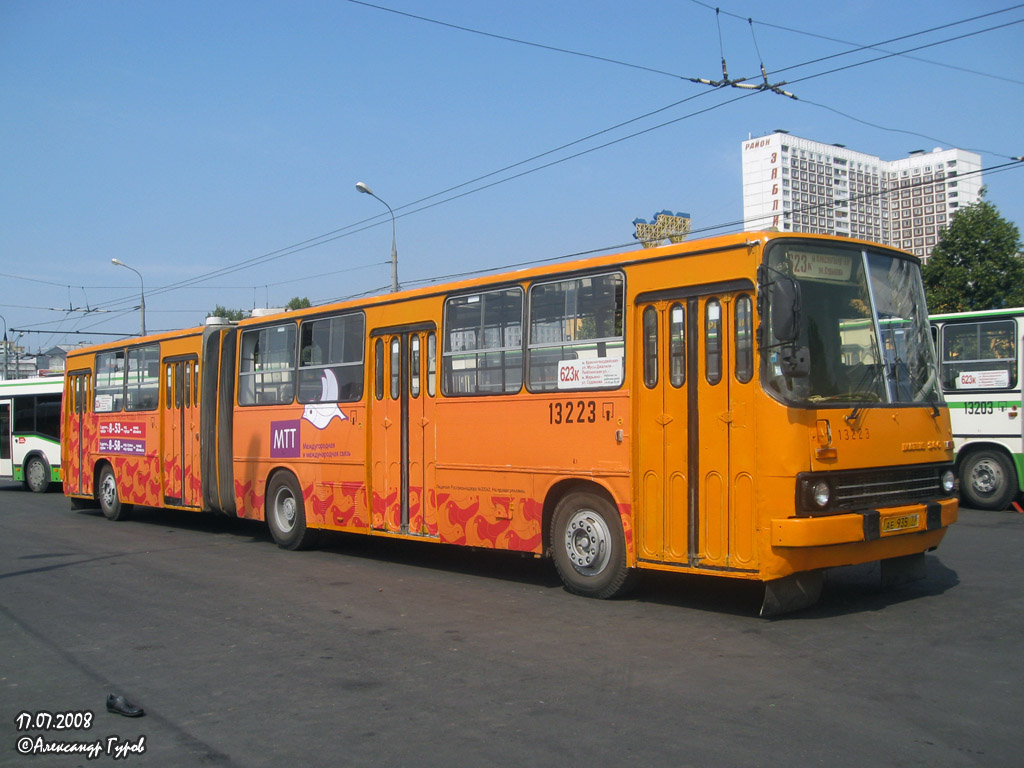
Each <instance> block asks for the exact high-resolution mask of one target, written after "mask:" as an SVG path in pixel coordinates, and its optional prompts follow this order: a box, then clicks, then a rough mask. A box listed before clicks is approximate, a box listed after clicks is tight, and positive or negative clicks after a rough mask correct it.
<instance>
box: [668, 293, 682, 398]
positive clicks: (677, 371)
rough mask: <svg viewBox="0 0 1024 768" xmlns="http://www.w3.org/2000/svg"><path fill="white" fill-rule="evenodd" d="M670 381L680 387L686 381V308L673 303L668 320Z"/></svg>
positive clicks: (677, 387)
mask: <svg viewBox="0 0 1024 768" xmlns="http://www.w3.org/2000/svg"><path fill="white" fill-rule="evenodd" d="M668 323H669V324H668V355H669V382H670V383H671V384H672V386H673V387H675V388H676V389H679V388H680V387H681V386H683V384H685V383H686V310H685V309H684V308H683V305H682V304H673V305H672V308H671V309H670V310H669V321H668Z"/></svg>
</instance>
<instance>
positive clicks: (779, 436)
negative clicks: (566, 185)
mask: <svg viewBox="0 0 1024 768" xmlns="http://www.w3.org/2000/svg"><path fill="white" fill-rule="evenodd" d="M780 236H782V235H778V234H771V233H756V234H740V235H728V236H722V237H718V238H712V239H708V240H705V241H695V242H692V243H683V244H677V245H672V246H667V247H663V248H657V249H650V250H643V251H636V252H630V253H625V254H616V255H612V256H602V257H597V258H592V259H586V260H584V261H580V262H575V263H572V264H557V265H550V266H543V267H538V268H535V269H531V270H528V271H523V272H516V273H509V274H506V275H500V276H497V277H485V278H477V279H473V280H467V281H463V282H461V283H458V284H454V285H449V286H442V287H427V288H422V289H417V290H413V291H405V292H402V293H400V294H391V295H387V296H381V297H376V298H372V299H366V300H359V301H350V302H343V303H340V304H336V305H332V306H329V307H312V308H309V309H305V310H299V311H296V312H289V313H287V314H282V315H274V316H268V317H260V318H250V319H247V320H243V321H241V322H240V323H238V324H237V326H236V327H235V326H233V327H232V328H231V330H230V331H227V332H224V333H225V335H222V336H221V337H219V338H220V339H221V340H222V342H223V344H222V346H220V347H218V348H217V349H219V350H220V352H217V350H216V349H214V350H211V349H210V348H208V346H206V345H205V344H204V339H208V338H214V337H210V335H209V334H210V332H209V331H208V330H205V331H204V329H202V328H197V329H190V330H187V331H182V332H180V333H170V334H163V335H159V336H154V337H150V338H148V339H142V340H129V341H125V342H119V343H114V344H108V345H101V346H98V347H93V348H90V349H88V350H82V351H75V352H74V353H71V354H69V356H68V371H69V380H68V381H69V383H68V385H67V387H68V389H67V392H68V393H69V394H71V395H74V397H71V398H70V399H69V397H68V396H66V397H65V401H66V403H70V405H66V408H65V414H64V425H63V426H64V435H65V437H64V443H63V451H64V455H65V457H64V459H63V462H64V467H65V475H66V478H67V479H66V481H65V484H66V489H67V492H68V493H69V495H72V496H78V497H89V496H92V495H93V494H94V493H95V482H96V478H97V474H98V471H99V470H98V468H99V467H101V466H103V465H104V464H110V465H111V466H112V467H113V468H114V471H115V473H116V475H117V478H118V486H119V491H120V493H121V495H122V500H123V501H125V502H127V503H136V504H145V505H152V506H174V507H181V508H188V509H212V510H223V511H227V512H228V513H230V514H237V515H238V516H240V517H245V518H250V519H254V520H262V519H264V518H265V517H266V516H267V505H268V498H267V494H268V488H269V487H270V485H271V483H272V482H273V480H274V478H275V476H276V475H277V474H278V473H288V474H290V475H292V476H293V477H294V478H295V480H296V483H297V487H298V488H299V489H300V490H301V497H302V498H301V502H302V506H303V507H304V514H305V522H306V525H307V526H308V527H311V528H322V529H329V530H336V531H347V532H354V533H364V534H372V535H385V536H393V537H402V538H416V539H421V540H429V541H435V542H440V543H447V544H456V545H464V546H477V547H491V548H498V549H509V550H515V551H521V552H530V553H535V554H546V553H548V552H550V551H551V546H552V542H551V541H550V538H551V530H550V529H551V526H552V513H553V510H554V508H555V507H556V505H557V504H558V502H559V500H561V499H563V498H565V497H566V495H567V494H569V493H571V492H573V491H585V492H588V493H592V494H596V495H598V496H600V497H602V498H607V500H608V501H609V503H610V504H611V505H612V508H613V509H615V510H617V512H618V516H619V522H620V523H621V530H622V535H623V538H624V541H625V559H626V564H627V565H628V566H630V567H639V568H649V569H656V570H674V571H680V572H691V573H716V574H722V575H728V576H732V577H735V578H743V579H756V580H762V581H772V580H776V579H781V578H783V577H786V576H789V575H791V574H795V573H799V572H802V571H815V570H818V569H823V568H828V567H833V566H839V565H849V564H855V563H861V562H868V561H872V560H878V559H882V558H891V557H900V556H903V555H909V554H916V553H922V552H924V551H926V550H929V549H931V548H934V547H935V546H937V545H938V543H939V541H940V540H941V539H942V537H943V535H944V533H945V530H946V528H947V527H948V526H949V525H950V524H951V523H952V522H954V521H955V520H956V508H957V507H956V501H955V499H953V498H952V497H950V498H944V499H942V500H940V501H937V502H933V503H930V504H927V505H925V504H920V505H899V506H894V507H892V508H889V509H883V510H876V513H877V514H876V516H875V518H876V521H877V522H878V524H879V526H881V530H880V533H873V532H872V530H871V529H870V528H869V527H866V523H865V515H864V514H860V513H856V514H835V515H831V516H820V517H798V516H797V510H796V506H797V503H796V499H795V498H794V496H795V480H796V475H797V474H798V473H801V472H820V471H825V470H851V471H854V470H859V469H865V470H868V469H874V468H877V467H896V468H902V467H907V466H913V465H917V464H920V465H929V466H931V465H939V464H941V463H943V462H949V461H951V460H952V443H951V436H950V428H949V418H948V412H947V411H946V410H945V409H944V408H934V409H932V408H929V407H925V406H921V405H918V406H916V407H878V408H875V407H863V408H858V409H856V410H857V411H858V413H857V414H856V419H854V420H852V421H851V419H849V418H844V417H845V416H846V415H848V414H849V413H850V410H851V409H850V408H843V407H832V408H820V409H815V408H810V407H809V408H806V409H801V408H794V407H787V406H786V405H784V404H783V403H782V402H780V401H779V400H777V399H774V398H773V397H771V396H770V395H769V393H768V392H766V391H765V388H764V387H763V386H762V382H761V375H760V373H759V371H760V370H761V367H760V354H761V352H760V350H759V348H758V347H756V346H755V345H753V342H751V344H752V346H751V349H752V350H753V351H752V352H751V353H750V354H751V360H752V361H753V362H752V363H751V367H752V374H751V373H750V372H749V371H748V372H747V373H744V372H743V368H742V366H741V365H740V364H739V363H738V355H739V351H738V347H737V345H736V344H735V343H734V342H733V340H734V339H738V338H740V337H741V336H743V334H746V335H747V337H748V338H753V336H754V334H755V331H756V329H757V328H758V327H759V326H760V324H761V321H762V318H761V317H760V316H759V306H758V296H757V287H756V275H757V270H758V268H759V266H760V265H761V263H762V259H763V257H764V249H765V247H766V246H767V244H768V243H769V242H770V241H771V240H772V239H773V238H775V237H780ZM807 239H808V240H809V241H813V240H814V239H815V238H814V236H808V237H807ZM819 239H820V240H821V241H822V242H824V243H825V244H828V243H834V242H836V241H837V239H836V238H819ZM848 242H853V241H848ZM580 275H582V276H584V277H589V276H594V275H597V276H605V275H615V276H617V279H618V280H620V281H621V284H622V285H623V286H624V287H623V289H622V296H621V301H622V304H621V306H620V307H619V308H618V311H619V312H620V313H621V324H622V328H621V331H619V338H620V339H621V346H622V351H621V357H622V359H623V361H624V363H623V366H624V368H623V371H622V374H621V376H622V378H621V381H618V382H617V384H616V385H615V386H594V387H591V388H579V387H577V388H566V389H564V390H563V389H557V390H556V389H550V390H546V391H534V392H531V391H530V386H529V383H528V382H527V381H522V382H521V383H519V384H518V387H516V386H515V385H514V386H513V387H512V389H511V391H510V392H509V393H508V394H496V395H495V394H481V393H479V392H476V393H469V394H467V393H463V392H457V391H450V390H448V389H446V387H449V386H451V385H450V383H449V384H445V383H443V382H442V378H443V376H442V361H443V359H444V355H446V354H449V350H448V347H447V346H445V338H444V335H443V334H444V333H446V332H449V329H448V328H447V327H446V326H445V323H446V322H448V319H447V317H446V314H445V313H446V306H448V304H447V303H446V302H450V301H451V300H452V299H453V297H454V298H459V297H467V296H475V295H477V294H484V293H486V292H489V291H490V292H495V291H497V290H499V289H500V290H505V291H507V292H509V293H510V294H515V295H518V296H521V297H523V298H522V301H523V305H524V306H530V304H529V302H530V301H531V300H532V298H531V296H532V294H531V291H532V290H533V289H534V288H535V287H536V286H538V285H544V284H546V283H553V282H555V281H570V280H572V279H574V278H575V277H576V276H580ZM340 317H350V318H358V319H359V322H360V323H361V327H362V329H363V330H362V333H361V337H360V344H361V345H362V347H361V352H360V355H361V356H360V358H359V364H360V365H361V368H360V369H359V371H360V376H361V382H360V386H361V388H362V389H361V395H359V396H352V397H345V396H339V395H338V394H337V392H336V391H334V392H333V395H332V396H328V393H330V392H332V387H337V386H338V376H339V375H341V374H339V373H337V372H332V371H331V369H330V368H329V367H328V366H324V365H320V366H319V367H317V366H316V365H311V367H310V368H309V370H308V371H307V370H306V369H304V367H303V366H304V365H306V363H308V362H309V361H310V360H312V359H313V358H310V359H309V360H307V358H306V357H305V355H306V353H307V351H308V350H307V348H306V347H305V346H304V342H300V343H299V344H298V345H297V349H298V351H297V352H295V353H293V358H292V361H291V362H290V366H291V367H290V368H287V369H286V370H285V369H282V370H283V371H284V372H283V373H279V374H268V373H267V372H269V370H270V369H269V368H267V369H260V365H266V364H267V363H266V359H265V358H260V357H259V356H260V355H264V356H265V350H263V351H261V352H258V353H257V352H253V351H252V349H248V348H243V347H244V346H245V344H246V343H248V342H247V341H246V340H250V341H251V340H254V339H255V336H254V334H257V333H259V332H261V331H262V330H267V329H276V328H280V329H282V334H284V333H288V334H293V335H295V336H296V338H298V336H297V334H302V333H304V332H305V330H306V329H307V328H308V327H313V326H314V325H315V323H317V322H319V321H322V320H331V319H332V318H340ZM523 318H524V320H523V326H524V327H522V328H520V329H519V333H521V334H522V335H523V337H525V334H526V332H527V331H526V329H525V324H526V323H527V322H529V321H528V320H526V315H525V314H524V315H523ZM577 330H580V329H579V328H578V327H577V328H574V329H569V330H564V333H565V334H566V335H567V336H571V335H572V334H571V333H570V331H572V333H575V331H577ZM332 333H333V331H332ZM229 336H230V338H229ZM268 339H270V336H269V335H268ZM236 342H237V344H236ZM448 342H451V338H449V339H448ZM218 343H220V342H218ZM332 343H333V342H332ZM516 343H518V344H519V345H520V347H519V348H520V349H521V350H522V352H521V354H522V355H523V356H524V357H525V356H526V354H527V353H528V352H529V350H528V349H527V345H526V344H525V339H524V338H520V340H519V341H518V342H516ZM566 343H568V342H566ZM713 343H719V344H720V346H719V347H718V348H717V351H716V352H715V353H714V354H711V353H709V351H708V350H709V349H711V347H710V346H709V345H711V344H713ZM145 344H158V345H159V347H160V357H159V360H160V371H159V377H160V386H159V391H160V396H159V407H158V408H157V410H154V411H141V412H129V411H121V412H117V413H94V412H93V405H94V404H95V403H96V402H99V400H98V399H97V398H96V395H95V390H96V376H97V371H96V370H95V359H96V355H97V353H102V352H104V351H106V350H112V349H117V348H129V349H130V348H133V347H137V346H140V345H145ZM645 344H647V345H648V346H647V347H645ZM253 349H255V347H253ZM430 349H433V352H432V353H430V354H432V355H433V357H430V356H429V355H428V353H427V350H430ZM652 351H653V352H656V357H657V358H658V359H659V360H662V361H664V366H663V367H662V368H660V369H659V370H658V371H656V372H653V373H652V371H649V370H647V369H645V353H647V352H652ZM561 354H562V356H563V357H566V356H568V355H567V353H565V352H564V351H562V352H561ZM573 354H574V353H573ZM296 361H298V362H296ZM321 370H322V372H321ZM338 370H341V369H338ZM460 370H462V369H460ZM521 370H522V373H521V375H522V376H523V377H524V378H526V377H527V376H528V375H529V366H528V365H527V364H526V363H523V364H522V366H521ZM75 371H78V372H79V373H81V375H82V378H81V379H79V380H75V379H74V378H73V375H74V373H75ZM451 373H452V371H450V370H449V374H451ZM274 376H277V377H278V378H277V379H274ZM289 376H291V377H293V378H292V379H289V378H288V377H289ZM303 376H306V378H302V377H303ZM321 376H322V380H321V378H319V377H321ZM90 377H91V378H90ZM244 377H247V378H244ZM243 378H244V381H243ZM260 381H263V382H274V384H273V386H271V385H270V384H267V385H266V386H267V387H268V388H267V390H266V392H265V393H264V394H265V395H266V397H265V400H263V401H259V400H258V398H256V397H254V396H252V394H251V392H250V388H251V387H253V386H257V382H260ZM296 381H297V382H298V383H297V384H296ZM186 382H189V383H188V386H189V387H190V388H191V390H192V392H193V394H192V395H191V396H185V395H183V394H181V393H180V392H179V389H180V388H182V387H185V386H186V384H185V383H186ZM289 382H290V383H289ZM321 382H322V383H321ZM259 386H262V385H259ZM289 386H290V387H291V389H289ZM321 386H322V387H323V390H322V394H323V396H322V397H318V396H317V395H318V394H320V390H319V388H320V387H321ZM274 387H276V389H275V388H274ZM303 387H305V388H306V389H303ZM200 388H201V391H202V393H203V398H205V399H199V400H198V402H197V397H198V393H199V391H200ZM243 392H244V393H245V394H243ZM211 393H213V394H212V395H211ZM75 397H77V398H78V400H82V399H83V398H84V399H85V400H86V401H87V402H86V405H87V406H88V407H87V408H85V409H79V411H80V412H76V410H75V407H74V402H75ZM211 397H214V398H215V399H216V402H215V403H214V402H210V398H211ZM179 402H181V403H183V405H178V403H179ZM117 434H124V435H129V438H128V439H129V440H134V441H136V442H133V443H130V444H128V447H129V448H130V449H131V450H132V453H131V454H129V453H127V452H124V451H122V452H119V451H117V450H111V446H114V447H116V446H117V445H118V443H116V442H111V439H110V438H113V437H115V436H116V435H117ZM824 435H828V439H827V440H826V439H825V437H823V436H824ZM140 445H141V446H142V450H141V451H140V452H138V453H136V452H135V451H138V450H139V446H140ZM127 450H128V448H126V449H125V451H127ZM869 522H872V521H869Z"/></svg>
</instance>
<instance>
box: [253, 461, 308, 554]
mask: <svg viewBox="0 0 1024 768" xmlns="http://www.w3.org/2000/svg"><path fill="white" fill-rule="evenodd" d="M263 504H264V509H263V514H264V518H265V519H266V521H267V528H269V529H270V535H271V536H272V537H273V539H274V542H275V543H276V544H277V546H279V547H280V548H281V549H289V550H298V549H309V548H310V547H312V546H313V545H314V544H316V540H317V539H318V538H319V535H320V529H319V528H309V527H308V526H307V525H306V505H305V501H304V500H303V498H302V488H301V486H300V485H299V481H298V479H297V478H296V477H295V475H294V474H293V473H292V471H291V470H288V469H276V470H274V471H273V472H271V473H270V476H269V477H268V478H267V488H266V495H265V496H264V502H263Z"/></svg>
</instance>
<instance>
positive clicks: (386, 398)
mask: <svg viewBox="0 0 1024 768" xmlns="http://www.w3.org/2000/svg"><path fill="white" fill-rule="evenodd" d="M371 337H372V338H373V349H374V393H373V399H372V401H371V406H370V409H371V422H370V423H371V436H370V443H371V464H372V477H371V482H372V489H371V490H372V494H371V496H372V501H371V520H372V523H371V525H372V527H373V528H374V529H376V530H382V531H389V532H392V533H404V534H409V535H414V536H436V535H437V516H436V501H435V497H434V491H433V479H432V478H433V475H434V437H433V435H434V424H433V419H434V399H435V395H436V390H435V388H436V370H435V366H436V363H435V358H436V336H435V332H434V324H433V323H423V324H417V325H409V326H401V327H398V328H389V329H380V330H378V331H375V332H373V333H372V334H371Z"/></svg>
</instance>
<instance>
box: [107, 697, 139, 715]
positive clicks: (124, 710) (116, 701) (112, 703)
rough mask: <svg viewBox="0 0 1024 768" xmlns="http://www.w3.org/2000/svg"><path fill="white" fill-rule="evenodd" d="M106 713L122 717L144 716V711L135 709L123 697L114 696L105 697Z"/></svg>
mask: <svg viewBox="0 0 1024 768" xmlns="http://www.w3.org/2000/svg"><path fill="white" fill-rule="evenodd" d="M107 712H113V713H115V714H118V715H124V716H125V717H142V716H143V715H144V714H146V710H144V709H143V708H142V707H136V706H135V705H134V704H132V703H130V702H129V701H128V700H127V699H126V698H125V697H124V696H115V695H114V694H110V695H109V696H107Z"/></svg>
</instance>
